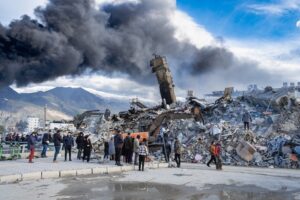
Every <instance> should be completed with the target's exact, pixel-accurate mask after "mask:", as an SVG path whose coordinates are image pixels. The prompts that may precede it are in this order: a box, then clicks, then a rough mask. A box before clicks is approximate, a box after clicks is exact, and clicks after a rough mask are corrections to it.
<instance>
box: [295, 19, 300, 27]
mask: <svg viewBox="0 0 300 200" xmlns="http://www.w3.org/2000/svg"><path fill="white" fill-rule="evenodd" d="M296 27H297V28H300V20H298V21H297V22H296Z"/></svg>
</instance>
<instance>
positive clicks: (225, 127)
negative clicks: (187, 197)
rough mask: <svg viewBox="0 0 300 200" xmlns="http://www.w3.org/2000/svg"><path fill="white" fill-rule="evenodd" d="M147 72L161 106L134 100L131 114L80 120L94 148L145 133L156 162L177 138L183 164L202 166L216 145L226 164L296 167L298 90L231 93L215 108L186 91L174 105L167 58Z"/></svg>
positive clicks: (157, 58)
mask: <svg viewBox="0 0 300 200" xmlns="http://www.w3.org/2000/svg"><path fill="white" fill-rule="evenodd" d="M150 66H151V67H152V71H153V73H155V74H156V77H157V80H158V83H159V87H160V88H159V89H160V93H161V97H162V105H159V106H156V107H153V108H148V107H147V106H145V105H144V104H143V103H141V102H139V101H138V99H134V101H133V102H132V103H131V108H130V109H129V110H128V111H125V112H120V113H119V114H118V115H113V116H110V112H109V111H106V112H105V113H103V114H99V113H97V112H96V113H95V112H87V113H85V114H83V115H82V116H79V117H78V119H79V120H78V121H81V122H82V123H81V124H85V126H83V131H90V132H91V131H92V132H93V134H94V135H95V137H96V138H98V139H95V143H97V145H98V146H101V145H102V144H103V141H104V140H108V139H109V138H110V137H111V136H112V130H113V129H115V128H118V129H120V130H121V131H123V132H124V133H125V132H132V133H137V132H148V134H149V140H148V141H149V147H155V148H154V150H153V151H152V152H153V155H155V156H156V158H158V159H161V157H163V153H162V148H163V147H164V146H165V144H166V142H168V143H172V142H173V141H174V138H175V137H177V138H178V139H179V140H180V141H181V143H182V146H183V153H182V159H183V160H184V161H187V162H201V163H206V162H207V161H208V159H209V157H210V153H209V145H210V144H211V142H212V141H219V142H220V143H221V145H222V160H223V163H224V164H228V165H240V166H260V167H286V168H298V167H299V162H298V158H299V157H300V142H299V141H300V123H299V122H300V109H299V108H300V107H299V103H298V102H297V98H296V97H295V96H296V95H295V94H296V93H297V92H298V90H299V89H300V88H295V87H287V88H280V89H274V88H272V87H266V88H265V89H264V90H254V91H250V92H245V93H244V94H243V95H240V96H238V97H236V98H235V99H233V98H232V97H231V94H232V92H233V88H232V87H231V88H226V89H225V91H224V96H223V97H221V98H219V99H218V100H216V101H215V102H214V103H208V102H206V101H205V100H204V99H198V98H196V97H194V95H193V92H192V91H189V92H188V97H187V98H186V102H178V101H176V96H175V92H174V84H173V79H172V76H171V72H170V69H169V67H168V64H167V61H166V58H165V57H161V56H157V55H155V58H154V59H153V60H151V64H150ZM246 112H247V113H249V114H250V116H251V118H252V120H251V123H250V130H244V124H243V122H242V116H243V114H244V113H246ZM103 115H104V117H103ZM85 118H89V120H85ZM98 119H99V120H98ZM79 124H80V123H79ZM87 124H90V125H88V126H87Z"/></svg>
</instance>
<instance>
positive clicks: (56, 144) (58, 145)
mask: <svg viewBox="0 0 300 200" xmlns="http://www.w3.org/2000/svg"><path fill="white" fill-rule="evenodd" d="M61 142H62V138H61V135H60V130H57V131H56V133H54V135H53V143H54V150H55V152H54V158H53V162H55V163H56V162H57V160H56V159H57V155H58V154H59V151H60V148H61Z"/></svg>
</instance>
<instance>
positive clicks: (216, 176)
mask: <svg viewBox="0 0 300 200" xmlns="http://www.w3.org/2000/svg"><path fill="white" fill-rule="evenodd" d="M0 191H1V192H0V199H5V200H15V199H22V200H35V199H43V200H52V199H58V200H65V199H78V200H85V199H88V200H93V199H107V200H127V199H128V200H138V199H143V200H150V199H151V200H152V199H155V200H157V199H174V200H179V199H180V200H181V199H190V200H197V199H204V200H218V199H220V200H221V199H225V200H229V199H230V200H241V199H242V200H248V199H256V200H281V199H285V200H289V199H300V181H299V171H296V170H277V169H272V170H271V169H255V168H242V167H236V168H234V167H230V168H228V169H226V167H225V168H224V171H222V172H220V171H215V170H214V169H213V168H205V167H203V166H198V165H184V166H183V168H182V169H177V168H171V169H158V170H147V171H145V172H138V171H133V172H127V173H125V174H122V175H115V176H97V177H94V176H88V177H79V178H78V177H77V178H68V179H56V180H40V181H32V182H20V183H16V184H9V185H0Z"/></svg>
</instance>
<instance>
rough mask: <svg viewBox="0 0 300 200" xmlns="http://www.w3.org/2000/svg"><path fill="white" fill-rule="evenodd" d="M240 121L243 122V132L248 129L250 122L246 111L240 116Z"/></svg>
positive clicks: (250, 119) (250, 118)
mask: <svg viewBox="0 0 300 200" xmlns="http://www.w3.org/2000/svg"><path fill="white" fill-rule="evenodd" d="M242 121H243V122H244V130H248V131H249V129H250V122H252V117H251V115H250V113H249V112H248V111H246V112H245V113H244V114H243V116H242Z"/></svg>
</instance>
